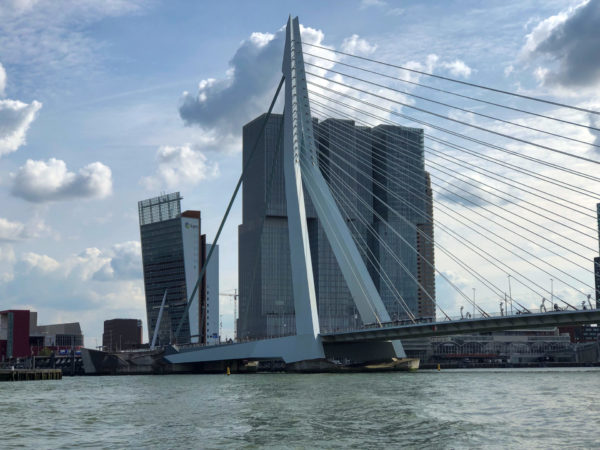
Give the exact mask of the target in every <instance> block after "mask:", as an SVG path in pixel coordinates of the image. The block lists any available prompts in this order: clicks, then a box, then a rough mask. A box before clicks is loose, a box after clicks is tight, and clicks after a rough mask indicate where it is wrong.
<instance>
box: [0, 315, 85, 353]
mask: <svg viewBox="0 0 600 450" xmlns="http://www.w3.org/2000/svg"><path fill="white" fill-rule="evenodd" d="M82 346H83V334H82V333H81V326H80V325H79V322H72V323H60V324H51V325H38V324H37V312H35V311H30V310H15V309H11V310H6V311H0V361H4V360H8V359H13V358H25V357H28V356H31V355H38V354H40V353H41V352H44V351H45V352H47V353H51V352H54V353H57V354H58V353H66V352H68V351H71V350H79V349H80V348H81V347H82Z"/></svg>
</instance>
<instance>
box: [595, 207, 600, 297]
mask: <svg viewBox="0 0 600 450" xmlns="http://www.w3.org/2000/svg"><path fill="white" fill-rule="evenodd" d="M596 215H597V219H598V243H599V244H598V245H599V246H600V203H597V204H596ZM598 250H599V253H600V248H599V249H598ZM594 279H595V284H596V309H600V256H598V257H596V258H594Z"/></svg>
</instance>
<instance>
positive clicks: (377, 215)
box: [320, 151, 487, 315]
mask: <svg viewBox="0 0 600 450" xmlns="http://www.w3.org/2000/svg"><path fill="white" fill-rule="evenodd" d="M320 153H321V155H323V156H325V157H326V158H327V155H325V154H324V153H322V152H321V151H320ZM330 162H333V161H331V160H330ZM333 164H334V165H336V166H337V167H338V169H339V170H340V171H342V172H345V171H344V169H343V168H341V167H340V166H339V165H337V164H335V162H333ZM333 173H334V172H332V174H333ZM345 173H346V174H347V172H345ZM335 176H337V177H339V175H337V174H336V175H335ZM340 180H341V179H340ZM342 182H343V181H342ZM367 192H369V193H370V194H371V195H372V196H373V197H374V198H376V199H378V200H379V201H381V199H380V198H379V197H377V196H376V195H375V194H374V193H373V192H372V191H370V190H368V189H367ZM356 198H357V199H358V200H359V201H360V202H361V203H362V204H363V205H365V207H366V208H368V209H369V210H370V211H371V212H372V213H373V215H374V216H375V217H377V218H378V219H379V220H380V221H381V222H382V223H384V224H386V226H387V227H388V228H389V229H390V230H391V231H392V233H394V234H395V235H396V236H397V237H398V238H399V239H400V240H401V241H402V242H404V243H405V244H406V245H407V246H408V247H410V248H411V249H412V250H413V251H414V252H415V253H417V255H420V256H421V257H422V258H423V260H424V261H425V262H427V264H428V265H430V266H431V267H432V269H434V270H435V271H437V272H438V274H439V275H440V276H441V277H443V278H444V279H446V281H448V282H449V283H450V284H451V285H452V286H453V287H454V288H455V289H456V290H457V292H459V293H460V294H461V295H462V296H463V297H464V298H465V299H467V301H471V300H470V299H469V297H468V296H467V295H466V294H464V293H463V292H462V291H461V290H460V289H459V288H458V287H456V286H455V285H454V284H453V283H452V282H451V281H450V280H449V279H447V277H446V276H445V275H444V274H443V273H442V272H441V271H439V270H438V269H436V268H435V266H434V265H433V264H432V263H431V262H430V261H429V260H428V259H427V258H426V257H425V256H423V255H421V253H420V252H418V250H416V249H415V248H414V247H413V246H412V245H411V244H410V243H409V242H408V241H407V240H406V239H405V238H404V237H403V236H402V235H401V234H400V233H399V232H398V231H397V230H396V229H395V228H394V227H392V226H391V225H390V224H389V223H388V222H387V221H385V219H383V217H382V216H381V215H380V214H379V213H377V211H375V209H374V208H373V207H372V206H370V205H368V204H367V203H365V202H364V200H363V199H361V198H360V197H358V196H357V197H356ZM382 203H383V202H382ZM386 206H388V205H387V204H386ZM388 208H389V206H388ZM390 210H391V211H394V210H392V209H391V208H390ZM394 212H395V211H394ZM357 215H359V214H357ZM398 216H399V217H400V218H402V219H405V218H404V217H403V216H401V215H398ZM405 220H406V219H405ZM481 312H482V314H483V315H486V314H487V313H485V311H483V310H481Z"/></svg>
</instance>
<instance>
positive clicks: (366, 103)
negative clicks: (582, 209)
mask: <svg viewBox="0 0 600 450" xmlns="http://www.w3.org/2000/svg"><path fill="white" fill-rule="evenodd" d="M307 83H308V84H311V85H313V86H317V87H318V88H321V89H325V90H327V91H330V92H333V93H334V94H337V95H339V96H341V97H345V98H349V99H351V100H353V101H355V102H358V103H362V104H364V105H366V106H369V107H371V108H375V109H379V110H381V111H384V112H386V113H388V114H392V115H394V116H398V117H402V118H404V119H407V120H409V121H411V122H415V123H418V124H421V125H425V126H428V127H431V128H433V129H435V130H439V131H442V132H443V133H447V134H450V135H452V136H456V137H459V138H461V139H465V140H468V141H471V142H474V143H477V144H480V145H483V146H485V147H489V148H493V149H495V150H499V151H502V152H504V153H509V154H511V155H515V156H519V157H520V158H524V159H527V160H531V161H535V162H538V163H540V164H543V165H545V166H548V167H553V168H557V169H560V170H562V171H564V172H567V173H570V174H573V175H577V176H580V177H582V178H587V179H589V180H592V181H596V182H600V178H597V177H595V176H592V175H589V174H586V173H583V172H578V171H576V170H573V169H570V168H568V167H564V166H559V165H557V164H554V163H551V162H548V161H544V160H540V159H537V158H534V157H531V156H528V155H525V154H523V153H518V152H515V151H512V150H508V149H506V148H503V147H500V146H497V145H495V144H492V143H490V142H486V141H482V140H480V139H476V138H473V137H470V136H467V135H465V134H462V133H458V132H456V131H453V130H450V129H447V128H444V127H440V126H438V125H434V124H432V123H429V122H426V121H423V120H420V119H416V118H414V117H411V116H407V115H406V114H401V113H399V112H397V111H394V110H393V109H387V108H383V107H381V106H379V105H376V104H374V103H371V102H367V101H365V100H361V99H359V98H357V97H353V96H351V95H347V94H342V93H340V92H338V91H335V90H334V89H329V88H326V87H324V86H321V85H319V84H315V83H313V82H311V81H308V82H307ZM309 93H310V94H312V95H316V96H318V97H321V98H325V99H327V100H329V101H332V102H333V103H338V104H339V103H342V102H339V101H337V100H335V99H332V98H331V97H327V96H325V95H322V94H319V93H317V92H315V91H314V90H309ZM364 113H365V114H366V112H364ZM588 192H590V193H591V194H592V195H593V196H595V197H596V196H597V195H598V194H596V193H594V192H592V191H588Z"/></svg>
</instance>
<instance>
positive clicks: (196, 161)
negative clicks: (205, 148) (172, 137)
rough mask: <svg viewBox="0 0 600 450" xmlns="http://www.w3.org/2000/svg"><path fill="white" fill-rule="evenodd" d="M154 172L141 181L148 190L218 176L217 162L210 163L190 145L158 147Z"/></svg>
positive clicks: (173, 186) (192, 183) (189, 183)
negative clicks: (156, 164) (156, 165)
mask: <svg viewBox="0 0 600 450" xmlns="http://www.w3.org/2000/svg"><path fill="white" fill-rule="evenodd" d="M156 159H157V160H158V168H157V170H156V174H155V175H153V176H150V177H144V178H143V179H142V180H141V182H142V184H143V185H144V186H145V187H146V188H147V189H150V190H156V189H160V188H161V187H167V188H169V189H172V188H175V187H179V186H184V185H190V186H193V185H195V184H197V183H199V182H200V181H203V180H210V179H213V178H216V177H218V176H219V165H218V163H211V162H209V161H208V158H207V157H206V155H205V154H204V153H202V152H201V151H200V150H198V149H197V148H194V147H192V146H191V145H189V144H187V145H182V146H169V145H165V146H163V147H160V148H159V149H158V151H157V152H156Z"/></svg>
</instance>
